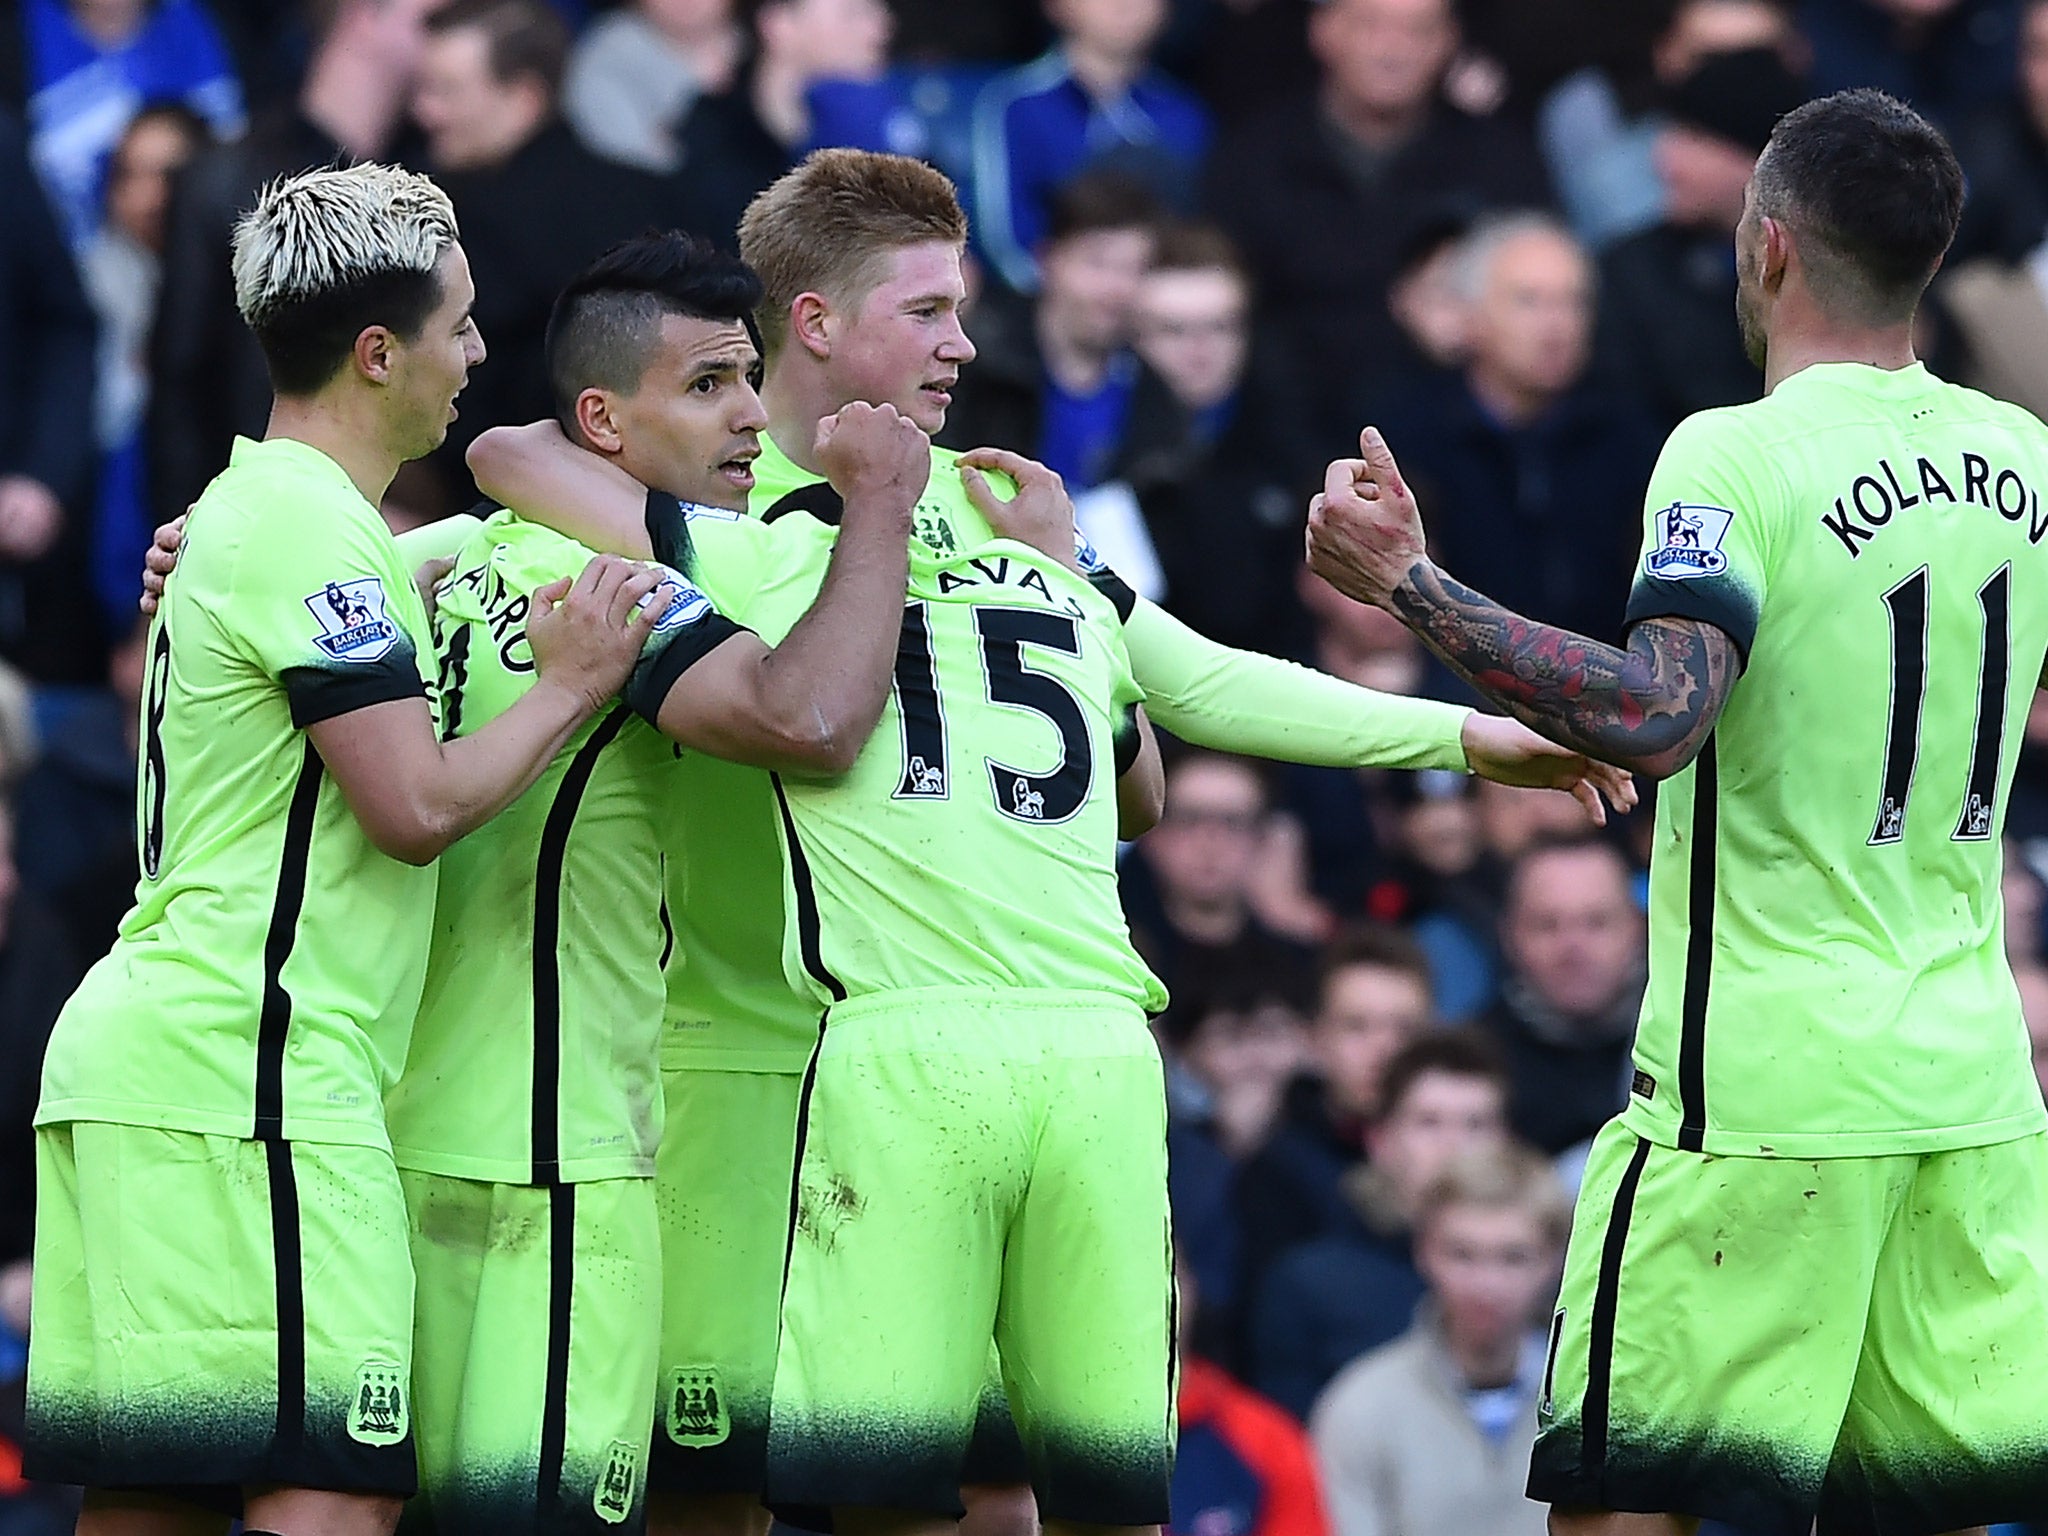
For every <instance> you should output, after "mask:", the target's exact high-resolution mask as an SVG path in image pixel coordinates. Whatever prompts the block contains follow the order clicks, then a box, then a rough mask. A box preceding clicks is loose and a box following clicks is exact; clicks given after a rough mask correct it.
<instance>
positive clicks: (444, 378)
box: [391, 245, 484, 458]
mask: <svg viewBox="0 0 2048 1536" xmlns="http://www.w3.org/2000/svg"><path fill="white" fill-rule="evenodd" d="M434 275H435V276H436V277H437V278H439V279H440V283H441V302H440V303H439V304H437V305H435V307H434V309H433V310H432V311H431V312H430V313H429V314H428V316H427V318H426V321H425V323H424V324H422V325H421V326H420V329H419V334H418V335H417V336H415V337H413V338H412V339H411V340H410V341H403V340H401V341H397V342H395V343H394V346H393V359H392V372H391V382H392V385H393V386H394V387H395V389H396V391H397V393H396V396H395V403H396V405H397V406H398V408H399V410H400V411H401V413H402V415H403V419H404V423H405V425H404V428H403V434H402V435H403V436H404V438H405V448H406V450H407V451H406V456H407V457H408V458H418V457H420V456H421V455H422V454H426V453H431V452H432V451H433V450H434V449H436V448H438V447H440V446H441V441H442V439H443V438H445V437H447V435H448V425H449V423H450V422H452V421H454V420H455V416H456V409H455V397H456V396H457V395H459V394H461V393H462V388H463V386H464V385H465V384H467V383H468V382H469V370H470V369H472V368H474V367H476V366H477V364H479V363H481V362H482V361H483V360H484V339H483V336H482V335H481V334H480V333H479V332H478V330H477V328H476V320H475V317H474V316H473V315H472V314H471V313H470V311H471V310H472V309H473V308H474V307H475V305H476V284H475V283H474V282H472V281H471V280H470V276H469V258H468V257H467V256H466V255H464V254H463V251H462V247H461V246H459V245H451V246H449V247H448V249H447V250H446V251H445V252H444V253H443V254H442V256H441V260H440V262H439V264H438V265H437V266H436V267H435V268H434Z"/></svg>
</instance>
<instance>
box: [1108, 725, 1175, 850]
mask: <svg viewBox="0 0 2048 1536" xmlns="http://www.w3.org/2000/svg"><path fill="white" fill-rule="evenodd" d="M1133 726H1134V728H1135V729H1136V731H1137V733H1138V755H1137V758H1136V759H1135V760H1134V761H1133V762H1132V763H1131V766H1130V767H1128V768H1126V769H1125V770H1124V771H1123V772H1122V773H1120V774H1118V775H1117V780H1116V835H1117V836H1118V837H1119V838H1122V839H1123V840H1124V841H1126V842H1129V841H1130V840H1131V839H1132V838H1134V837H1143V836H1144V835H1145V834H1146V833H1147V832H1150V831H1151V830H1152V829H1153V828H1154V827H1156V826H1158V825H1159V818H1160V817H1161V816H1162V815H1164V814H1165V812H1166V767H1165V764H1164V763H1162V762H1161V761H1160V757H1159V738H1158V737H1156V736H1154V735H1153V734H1152V726H1151V722H1149V721H1148V720H1147V719H1146V718H1145V711H1144V710H1142V709H1141V710H1137V711H1136V712H1135V714H1134V718H1133Z"/></svg>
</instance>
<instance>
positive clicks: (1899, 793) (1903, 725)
mask: <svg viewBox="0 0 2048 1536" xmlns="http://www.w3.org/2000/svg"><path fill="white" fill-rule="evenodd" d="M1928 593H1929V584H1928V577H1927V567H1926V566H1924V565H1923V566H1921V567H1920V569H1919V570H1917V571H1915V572H1914V573H1913V574H1912V575H1910V576H1908V577H1907V578H1906V579H1905V580H1904V581H1902V582H1900V583H1899V584H1898V585H1897V586H1895V587H1893V588H1892V589H1891V590H1890V591H1889V592H1887V593H1885V595H1884V606H1885V612H1886V614H1887V615H1888V617H1889V619H1890V621H1891V631H1892V691H1891V715H1890V718H1889V719H1888V720H1887V721H1886V723H1885V732H1884V780H1883V783H1882V785H1881V786H1880V788H1879V791H1878V800H1877V824H1876V826H1874V827H1873V828H1872V829H1871V833H1870V841H1871V844H1872V845H1873V846H1879V845H1882V844H1886V843H1896V842H1898V841H1899V840H1900V839H1901V838H1903V837H1904V836H1905V835H1906V805H1907V802H1908V801H1910V800H1911V799H1912V797H1913V778H1914V774H1915V771H1916V770H1917V769H1918V767H1919V764H1920V720H1921V714H1922V710H1923V706H1924V705H1925V703H1926V701H1927V619H1928ZM1977 608H1978V613H1979V616H1980V618H1981V620H1982V625H1983V642H1982V649H1981V650H1980V652H1979V655H1978V661H1977V727H1976V731H1975V733H1974V735H1973V737H1972V740H1971V744H1970V779H1969V783H1968V785H1967V787H1966V788H1965V790H1964V792H1963V810H1962V815H1961V816H1960V817H1959V818H1958V819H1957V821H1956V826H1955V830H1954V831H1953V832H1951V833H1950V834H1949V836H1950V837H1952V838H1954V839H1956V840H1957V841H1959V842H1982V841H1984V840H1985V839H1987V838H1989V837H1990V836H1991V831H1992V828H1993V827H1994V826H1995V825H1996V823H1997V819H1998V818H1997V814H1996V812H1997V807H1998V763H1999V756H2000V754H2001V753H2002V752H2003V750H2004V747H2005V707H2006V701H2007V693H2008V687H2009V684H2010V680H2011V674H2012V566H2011V565H2010V564H2009V563H2008V564H2006V565H2001V566H2000V567H1999V568H1998V569H1997V570H1995V571H1993V572H1992V573H1991V578H1990V580H1988V581H1986V582H1985V583H1984V585H1983V586H1981V587H1979V588H1978V589H1977Z"/></svg>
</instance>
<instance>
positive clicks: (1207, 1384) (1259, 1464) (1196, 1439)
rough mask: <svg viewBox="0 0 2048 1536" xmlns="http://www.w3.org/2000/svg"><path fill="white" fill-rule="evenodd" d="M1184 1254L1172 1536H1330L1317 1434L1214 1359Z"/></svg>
mask: <svg viewBox="0 0 2048 1536" xmlns="http://www.w3.org/2000/svg"><path fill="white" fill-rule="evenodd" d="M1176 1247H1178V1244H1176ZM1176 1256H1177V1257H1178V1258H1179V1259H1180V1260H1181V1262H1180V1263H1178V1264H1177V1265H1176V1266H1175V1270H1176V1275H1177V1277H1178V1281H1179V1285H1180V1307H1179V1311H1178V1313H1177V1314H1176V1321H1177V1322H1178V1323H1179V1325H1180V1335H1181V1341H1182V1344H1181V1357H1180V1441H1179V1447H1178V1449H1177V1451H1176V1452H1175V1455H1174V1461H1173V1487H1172V1491H1171V1499H1170V1503H1171V1505H1172V1509H1173V1523H1172V1524H1171V1525H1169V1526H1168V1527H1166V1533H1167V1536H1174V1533H1176V1532H1177V1533H1179V1536H1326V1532H1327V1531H1328V1528H1329V1527H1328V1524H1327V1522H1326V1521H1325V1520H1324V1518H1323V1501H1322V1493H1321V1489H1320V1488H1319V1487H1318V1486H1317V1484H1318V1477H1317V1474H1316V1462H1315V1455H1314V1452H1313V1451H1312V1450H1311V1448H1310V1446H1309V1442H1308V1436H1307V1435H1306V1434H1304V1433H1303V1432H1302V1428H1301V1425H1300V1424H1298V1423H1297V1422H1295V1420H1294V1419H1292V1418H1291V1417H1289V1416H1288V1414H1287V1412H1286V1410H1285V1409H1283V1408H1281V1407H1280V1406H1279V1405H1278V1404H1276V1403H1273V1402H1269V1401H1268V1400H1267V1399H1265V1398H1263V1397H1261V1396H1259V1395H1258V1393H1256V1392H1254V1391H1252V1390H1251V1389H1250V1388H1249V1387H1247V1386H1245V1385H1244V1384H1243V1383H1242V1382H1240V1381H1237V1380H1236V1379H1235V1378H1233V1377H1232V1376H1231V1375H1230V1373H1229V1372H1227V1371H1225V1370H1224V1369H1223V1367H1222V1366H1220V1365H1218V1364H1216V1363H1215V1362H1214V1361H1213V1360H1212V1359H1210V1358H1209V1357H1208V1356H1207V1355H1205V1353H1204V1352H1203V1350H1202V1348H1201V1346H1200V1344H1199V1343H1198V1342H1196V1341H1197V1339H1198V1337H1199V1333H1200V1329H1199V1326H1198V1325H1199V1323H1200V1322H1201V1319H1202V1315H1203V1312H1204V1310H1205V1309H1206V1307H1207V1305H1208V1300H1209V1298H1208V1292H1207V1291H1206V1290H1205V1289H1204V1287H1203V1285H1202V1283H1201V1281H1200V1280H1199V1278H1198V1277H1197V1276H1196V1275H1195V1273H1194V1272H1193V1271H1192V1270H1191V1269H1190V1268H1189V1267H1188V1265H1187V1263H1186V1262H1185V1260H1186V1255H1185V1254H1177V1255H1176Z"/></svg>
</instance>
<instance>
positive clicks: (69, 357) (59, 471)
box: [0, 114, 103, 682]
mask: <svg viewBox="0 0 2048 1536" xmlns="http://www.w3.org/2000/svg"><path fill="white" fill-rule="evenodd" d="M0 208H4V209H5V210H6V217H5V218H4V219H0V656H4V657H5V658H7V659H8V660H10V661H13V662H15V663H17V664H18V665H21V666H23V667H24V668H26V669H27V670H28V671H29V672H30V673H31V675H33V676H35V677H36V678H38V679H39V680H42V681H64V682H70V681H75V680H79V679H80V678H81V677H87V678H89V677H91V676H92V675H93V673H94V670H95V669H96V668H97V667H98V665H99V659H100V656H101V655H102V654H103V652H102V651H101V650H100V645H101V644H102V642H101V641H100V640H99V638H98V626H97V625H96V624H94V623H93V622H92V619H91V616H90V614H89V613H82V612H81V607H82V606H84V605H85V604H86V603H87V599H86V597H85V594H84V592H83V591H82V586H83V582H82V578H81V568H82V565H83V556H84V547H85V524H86V518H87V513H88V510H89V508H90V506H91V487H92V479H93V437H92V430H91V422H92V419H93V416H92V401H93V318H92V309H91V306H90V305H88V304H87V302H86V298H85V294H84V291H83V290H82V289H81V288H80V286H79V282H78V274H77V271H76V269H75V268H74V267H73V266H72V264H71V257H70V254H69V252H67V251H66V250H65V248H64V240H63V237H62V236H61V235H60V234H59V233H58V229H57V223H56V220H55V219H54V218H53V217H52V216H51V213H50V208H49V204H48V203H47V202H46V201H45V200H44V197H43V191H42V188H41V186H40V185H39V184H38V183H37V181H36V178H35V172H34V171H33V170H31V169H30V166H29V160H28V154H27V150H26V146H25V144H24V143H23V140H22V136H21V131H20V127H19V125H18V124H17V123H16V122H15V121H14V119H13V118H12V117H11V116H7V115H5V114H0Z"/></svg>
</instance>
